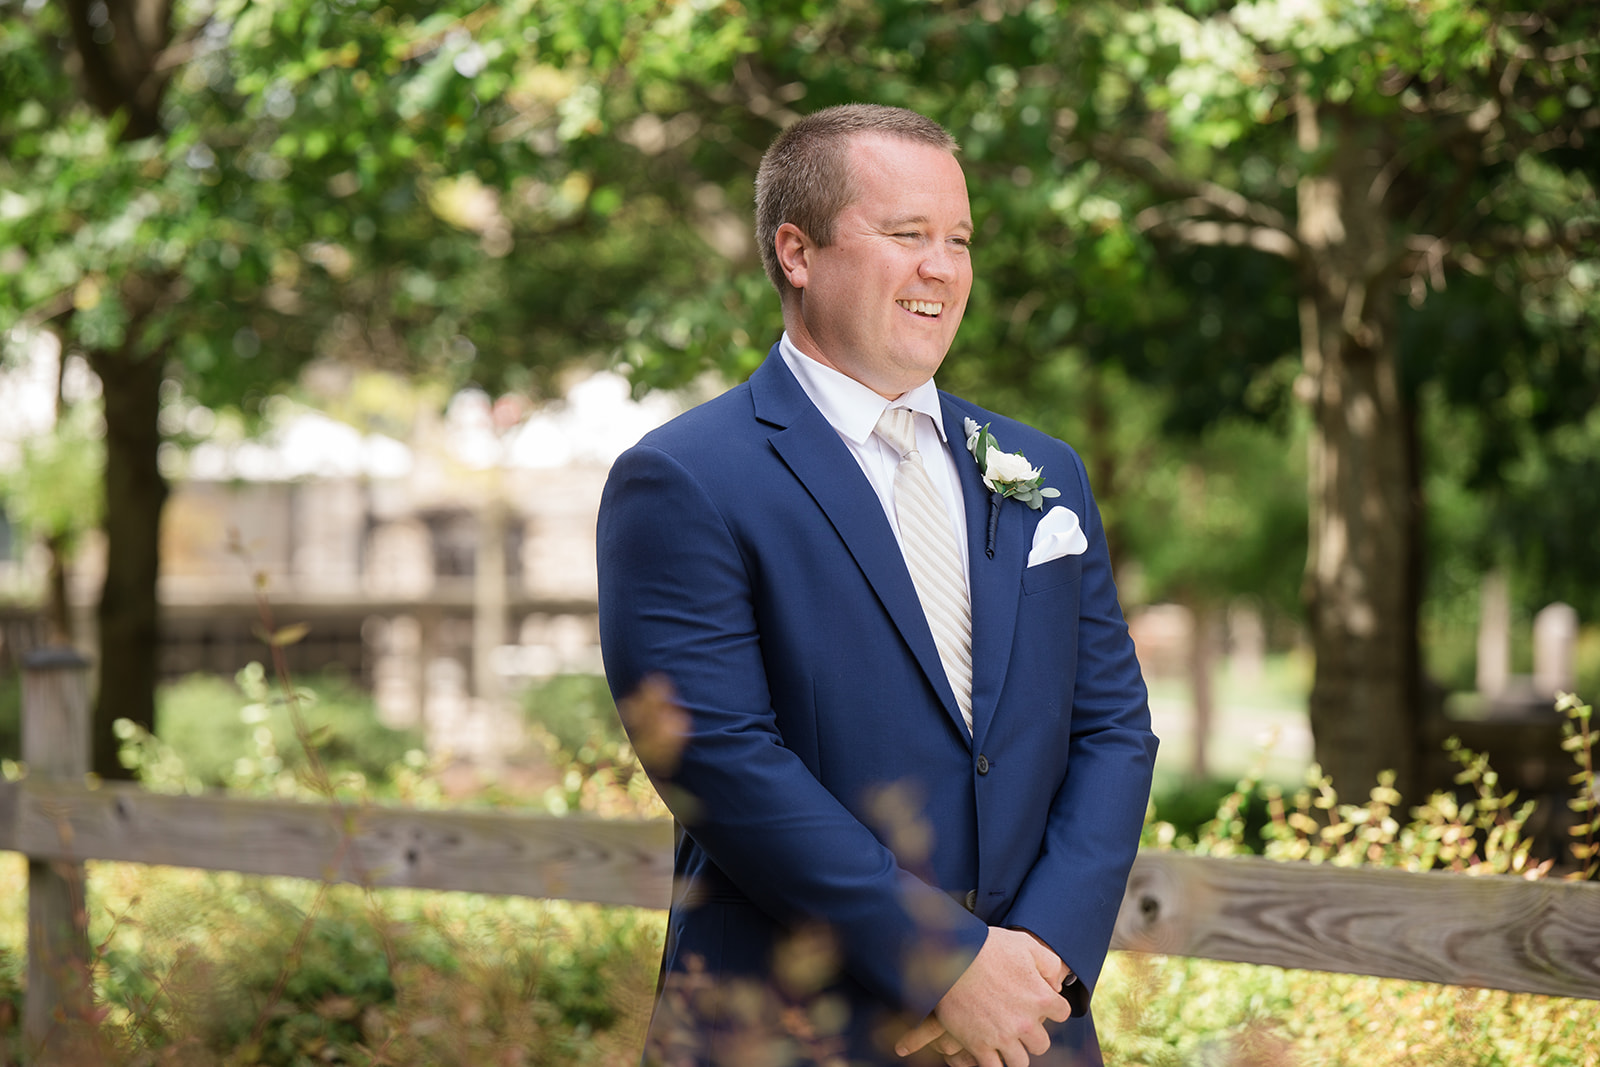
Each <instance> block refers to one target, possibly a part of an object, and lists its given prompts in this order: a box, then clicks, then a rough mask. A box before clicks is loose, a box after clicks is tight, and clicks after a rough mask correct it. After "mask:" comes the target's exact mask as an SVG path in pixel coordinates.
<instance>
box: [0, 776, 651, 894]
mask: <svg viewBox="0 0 1600 1067" xmlns="http://www.w3.org/2000/svg"><path fill="white" fill-rule="evenodd" d="M3 793H10V794H11V795H10V796H0V812H3V811H6V810H10V811H11V813H12V814H11V820H10V825H9V826H7V825H0V849H9V850H15V851H18V852H25V853H27V854H28V855H30V856H33V857H42V858H50V859H72V860H78V859H100V860H119V861H123V862H130V863H154V864H168V865H172V866H179V867H199V868H203V869H206V870H226V871H242V872H244V873H246V874H263V875H289V876H292V877H298V878H315V879H326V880H329V881H337V882H351V883H355V884H358V885H373V886H388V887H410V888H416V889H453V890H463V891H467V892H475V893H494V894H508V895H517V896H529V897H553V898H560V899H565V900H584V901H593V902H595V903H600V904H631V905H638V906H642V907H652V908H664V907H666V905H667V902H668V900H669V898H670V894H671V886H672V855H671V851H672V824H671V823H668V822H660V821H643V820H631V821H628V820H611V819H595V818H586V817H583V816H567V817H563V818H556V817H553V816H541V815H527V814H519V813H510V812H474V811H420V810H412V809H401V808H385V807H378V806H373V805H354V804H352V805H347V806H339V807H335V806H331V805H326V804H309V803H299V802H296V801H286V800H284V801H280V800H258V799H251V798H244V797H228V796H216V795H208V796H201V797H191V796H166V795H162V794H158V793H148V792H145V791H143V790H141V789H138V788H137V787H131V786H126V785H121V784H115V785H114V784H109V783H108V784H105V785H102V786H101V787H100V788H98V789H92V790H91V789H86V788H83V787H82V786H68V785H61V784H55V783H49V782H36V781H33V780H31V779H24V780H23V781H21V782H18V783H14V784H11V785H0V794H3Z"/></svg>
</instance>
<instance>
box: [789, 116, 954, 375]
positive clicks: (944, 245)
mask: <svg viewBox="0 0 1600 1067" xmlns="http://www.w3.org/2000/svg"><path fill="white" fill-rule="evenodd" d="M849 151H850V157H849V158H850V167H851V174H852V185H853V189H854V194H855V196H854V200H853V201H852V202H851V204H850V206H848V207H846V208H845V209H844V211H842V212H841V213H840V215H839V219H838V223H837V225H836V227H835V231H834V241H833V244H831V245H829V246H827V247H826V248H823V247H819V246H818V245H816V244H815V243H814V242H813V241H812V240H811V239H810V238H809V237H808V236H806V235H804V234H802V233H801V232H800V231H799V230H798V229H796V228H795V227H793V226H785V227H783V228H781V229H780V230H779V233H778V254H779V260H780V262H781V263H782V264H783V266H784V268H785V270H786V272H787V274H788V277H789V281H790V284H791V285H793V286H794V287H795V288H796V289H797V290H798V292H797V293H796V295H795V298H794V300H792V301H791V303H790V307H788V308H786V309H785V310H786V314H785V317H784V320H785V321H784V324H785V326H786V327H787V328H788V330H789V335H790V339H791V340H792V341H793V342H794V343H795V345H796V347H798V348H799V349H800V350H801V351H802V352H804V353H806V354H807V355H808V356H811V357H812V358H813V359H816V360H818V361H819V362H822V363H825V364H827V365H829V366H831V367H833V368H834V369H835V370H838V371H840V372H842V373H844V374H847V375H849V376H850V377H852V378H854V379H856V380H857V381H859V382H861V383H862V384H864V385H866V386H868V387H869V388H871V389H873V390H874V391H876V392H878V393H880V394H882V395H883V396H886V397H889V398H891V399H892V398H894V397H897V396H899V395H900V394H901V393H904V392H906V391H907V390H909V389H914V388H916V387H917V386H919V385H921V384H922V383H923V382H925V381H927V380H928V379H929V378H931V377H933V373H934V372H935V371H936V370H938V369H939V364H940V363H942V362H943V361H944V356H945V353H946V352H948V351H949V350H950V342H952V341H953V340H955V336H956V328H957V327H959V326H960V325H961V316H962V314H963V312H965V311H966V307H967V295H968V294H969V293H970V292H971V291H972V258H971V255H970V251H969V248H968V243H969V242H970V240H971V237H972V209H971V206H970V205H969V204H968V202H967V182H966V177H965V175H963V174H962V172H961V164H959V163H957V162H956V159H955V157H954V156H953V155H951V154H950V153H949V152H946V151H944V150H942V149H939V148H935V147H933V146H931V145H924V144H918V143H916V142H914V141H905V140H900V139H898V138H892V137H887V136H884V135H881V134H867V135H858V136H857V137H855V138H854V139H853V140H852V142H851V145H850V149H849Z"/></svg>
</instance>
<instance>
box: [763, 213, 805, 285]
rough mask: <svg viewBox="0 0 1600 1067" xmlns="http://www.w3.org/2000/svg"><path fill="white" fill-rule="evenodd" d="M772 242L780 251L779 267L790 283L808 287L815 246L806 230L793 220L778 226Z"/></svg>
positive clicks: (778, 251)
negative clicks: (807, 279)
mask: <svg viewBox="0 0 1600 1067" xmlns="http://www.w3.org/2000/svg"><path fill="white" fill-rule="evenodd" d="M772 244H773V247H774V249H775V250H776V251H777V253H778V268H779V269H780V270H782V271H783V276H784V277H785V278H787V279H789V284H790V285H792V286H793V287H794V288H796V289H804V288H805V287H806V275H807V273H808V272H809V269H810V266H811V250H812V249H813V248H814V247H815V246H814V245H813V244H812V243H811V238H809V237H807V236H806V235H805V231H803V230H802V229H800V227H798V226H796V225H795V224H794V223H792V222H786V223H784V224H783V225H782V226H779V227H778V232H777V233H776V234H774V235H773V238H772Z"/></svg>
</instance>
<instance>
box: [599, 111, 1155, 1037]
mask: <svg viewBox="0 0 1600 1067" xmlns="http://www.w3.org/2000/svg"><path fill="white" fill-rule="evenodd" d="M955 151H956V145H955V142H954V141H953V140H952V139H951V137H950V136H949V134H948V133H946V131H945V130H944V129H943V128H941V127H940V126H939V125H937V124H936V123H934V122H932V121H930V120H928V119H926V118H923V117H922V116H920V115H917V114H915V113H913V112H909V111H903V110H900V109H896V108H885V107H879V106H875V105H851V106H848V107H843V108H830V109H827V110H825V111H821V112H818V113H816V114H814V115H811V116H809V117H807V118H803V119H801V120H800V121H799V122H797V123H796V124H795V125H794V126H792V127H791V128H790V129H788V130H787V131H785V132H784V133H783V134H782V135H780V136H779V138H778V139H777V140H776V141H775V142H774V143H773V145H772V147H771V148H770V149H769V150H768V152H767V154H766V156H765V157H764V158H763V160H762V164H761V169H760V172H759V175H758V177H757V180H756V212H757V236H758V238H759V240H760V242H761V254H762V257H763V261H764V264H765V266H766V269H767V273H768V276H769V277H770V278H771V280H772V282H773V284H774V285H775V286H776V287H777V289H778V292H779V295H780V298H781V301H782V307H783V319H784V327H785V332H784V334H783V337H782V339H781V340H780V341H779V343H778V344H777V345H775V346H773V349H772V352H771V354H770V355H769V356H768V358H767V360H766V362H765V363H764V364H763V365H762V366H761V367H760V368H759V369H757V370H756V372H755V373H754V374H753V375H752V376H751V378H750V380H749V381H748V382H746V383H745V384H743V385H740V386H738V387H737V388H735V389H733V390H731V391H729V392H727V393H725V394H723V395H722V396H721V397H719V398H717V399H716V400H713V401H711V402H709V403H706V404H703V405H701V406H700V407H698V408H695V409H694V410H692V411H690V412H688V413H686V414H685V415H683V416H681V417H679V418H678V419H676V420H674V421H672V422H670V423H668V424H667V425H666V426H663V427H661V428H660V429H658V430H656V431H654V432H652V433H651V434H649V435H648V436H647V437H646V438H645V439H644V440H643V441H641V442H640V443H639V445H638V446H636V447H635V448H633V449H631V450H630V451H629V452H627V453H626V454H625V455H623V456H622V457H621V458H620V459H619V460H618V461H617V463H616V466H615V467H614V468H613V470H612V473H611V477H610V479H609V481H608V483H607V485H606V490H605V495H604V497H603V500H602V503H601V511H600V521H599V530H598V534H599V564H600V622H601V641H602V649H603V652H604V655H605V663H606V672H607V675H608V678H609V680H610V684H611V687H612V690H613V692H614V693H615V694H616V695H617V697H618V699H619V701H621V702H622V703H623V705H624V708H625V713H624V718H625V720H627V722H628V725H629V729H630V732H632V733H633V734H634V736H635V738H636V740H637V741H638V742H639V745H638V747H639V748H640V750H641V751H642V752H647V753H648V752H655V751H659V749H660V747H661V746H660V737H659V733H660V727H661V722H660V720H659V718H657V719H653V720H652V719H649V716H641V715H640V714H632V715H630V714H628V713H627V711H626V709H627V708H628V707H635V708H645V707H647V706H648V704H649V702H648V701H639V700H635V701H634V702H633V703H632V704H631V705H630V703H629V700H628V698H629V697H630V695H631V694H634V693H635V692H636V691H638V690H639V688H640V687H641V685H643V684H645V683H647V682H649V681H650V680H651V679H653V678H659V679H663V680H664V681H665V683H666V684H667V685H670V687H671V692H672V693H673V695H674V700H675V705H674V707H675V708H677V709H680V710H677V711H675V712H674V713H673V718H674V719H675V720H676V721H677V726H678V729H677V734H678V736H677V744H676V745H674V746H673V747H672V749H671V751H670V753H669V754H668V755H667V756H665V757H662V756H657V757H655V758H653V759H650V760H647V767H648V768H649V769H650V770H651V772H652V774H653V775H654V777H655V780H656V782H657V785H658V787H659V788H660V789H661V792H662V795H663V796H664V797H665V798H666V799H667V801H668V804H669V806H671V807H672V809H673V813H674V815H675V816H676V818H677V821H678V824H679V827H680V830H681V833H680V837H679V844H678V849H677V854H676V861H675V869H676V874H677V888H676V890H675V893H674V900H673V903H672V911H671V914H670V916H669V919H668V930H667V945H666V952H665V957H664V960H663V965H662V980H661V988H660V991H659V996H658V999H657V1004H656V1010H655V1013H654V1015H653V1017H652V1021H651V1028H650V1035H649V1039H648V1043H647V1047H646V1050H645V1059H646V1062H647V1063H657V1064H664V1065H678V1064H694V1065H699V1064H723V1065H729V1067H734V1065H737V1067H745V1065H750V1067H763V1065H769V1064H770V1065H778V1064H816V1065H819V1067H820V1065H830V1067H833V1065H839V1067H843V1065H850V1067H856V1065H886V1064H896V1063H902V1062H907V1058H909V1059H910V1061H912V1062H931V1063H938V1062H940V1061H941V1060H943V1062H945V1063H948V1064H954V1065H959V1067H1024V1065H1027V1064H1030V1063H1032V1064H1034V1065H1035V1067H1037V1065H1040V1064H1087V1063H1098V1062H1100V1055H1099V1049H1098V1045H1097V1043H1096V1040H1095V1035H1094V1025H1093V1022H1092V1020H1091V1018H1090V1016H1089V1011H1088V1008H1089V999H1090V995H1091V993H1092V990H1093V988H1094V984H1095V982H1096V980H1097V979H1098V977H1099V972H1100V968H1101V965H1102V963H1103V961H1104V958H1105V953H1106V950H1107V946H1108V944H1109V941H1110V937H1111V930H1112V926H1113V923H1114V921H1115V918H1116V914H1117V908H1118V905H1119V903H1120V902H1121V900H1122V895H1123V890H1124V886H1125V883H1126V879H1127V874H1128V870H1129V867H1130V865H1131V863H1132V862H1133V857H1134V853H1135V851H1136V848H1137V844H1138V838H1139V830H1140V827H1141V825H1142V822H1143V817H1144V812H1145V805H1146V803H1147V800H1148V797H1149V789H1150V773H1151V767H1152V764H1153V762H1154V758H1155V751H1156V739H1155V737H1154V735H1153V734H1152V733H1151V732H1150V717H1149V710H1148V705H1147V698H1146V693H1145V687H1144V682H1143V680H1142V678H1141V676H1140V672H1139V665H1138V663H1137V661H1136V660H1135V657H1134V651H1133V646H1132V643H1131V642H1130V640H1129V637H1128V631H1127V627H1126V625H1125V623H1124V621H1123V618H1122V612H1121V609H1120V607H1119V606H1118V603H1117V596H1116V589H1115V587H1114V586H1113V584H1112V575H1111V566H1110V561H1109V557H1108V555H1107V552H1106V545H1105V541H1104V537H1103V532H1102V528H1101V524H1100V519H1099V514H1098V512H1097V510H1096V508H1095V504H1094V500H1093V498H1092V497H1091V496H1090V493H1089V486H1088V481H1087V476H1086V474H1085V470H1084V465H1083V463H1082V461H1081V460H1080V459H1079V458H1078V456H1077V454H1076V453H1075V452H1073V451H1072V449H1070V448H1069V447H1067V446H1066V445H1065V444H1063V443H1061V442H1059V441H1057V440H1055V439H1053V438H1051V437H1048V436H1047V435H1045V434H1042V433H1039V432H1038V431H1036V430H1033V429H1032V428H1030V427H1027V426H1025V425H1023V424H1021V423H1018V422H1014V421H1011V420H1009V419H1006V418H1005V417H1003V416H1000V415H996V414H992V413H990V412H987V411H983V410H981V409H979V408H977V407H976V406H974V405H972V404H969V403H967V402H966V401H963V400H960V399H958V398H956V397H952V396H949V395H948V394H944V393H940V392H939V391H938V390H937V389H936V388H935V386H934V384H933V375H934V372H935V371H937V370H938V368H939V365H940V363H941V362H942V361H943V359H944V356H945V353H946V352H947V351H948V350H949V347H950V343H951V341H952V340H953V339H954V337H955V333H956V329H957V327H958V326H959V325H960V322H961V317H962V313H963V311H964V309H965V307H966V302H967V297H968V294H969V292H970V290H971V286H972V260H971V253H970V249H969V244H970V240H971V237H972V234H973V223H972V219H971V211H970V207H969V205H968V199H967V191H966V180H965V176H964V175H963V173H962V170H961V166H960V164H959V163H958V162H957V160H956V156H955ZM894 409H905V410H903V411H895V410H894ZM896 427H898V428H896ZM1002 446H1003V449H1002ZM983 453H986V455H985V457H984V459H985V462H984V466H983V467H982V468H980V466H979V462H978V454H983ZM913 468H914V469H913ZM902 478H905V479H907V481H904V482H902V480H901V479H902ZM913 494H916V495H913ZM924 505H925V506H924ZM1045 505H1048V506H1045ZM916 508H920V509H921V510H920V511H917V510H915V509H916ZM940 583H943V584H942V585H941V584H940ZM646 720H649V721H646ZM1069 1017H1070V1018H1069Z"/></svg>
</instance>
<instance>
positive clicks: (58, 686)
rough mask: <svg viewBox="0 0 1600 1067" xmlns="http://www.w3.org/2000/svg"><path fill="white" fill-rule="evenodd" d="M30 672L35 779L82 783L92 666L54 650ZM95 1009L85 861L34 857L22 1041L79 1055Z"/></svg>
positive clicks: (27, 704)
mask: <svg viewBox="0 0 1600 1067" xmlns="http://www.w3.org/2000/svg"><path fill="white" fill-rule="evenodd" d="M22 668H23V674H22V758H23V761H24V762H25V763H26V764H27V765H28V776H29V777H30V778H35V779H38V780H40V781H51V780H56V781H62V782H70V783H72V784H76V785H82V783H83V778H84V775H85V774H86V773H87V772H88V770H89V663H88V661H87V660H85V659H84V658H83V656H82V655H80V654H79V653H78V651H77V650H76V649H73V648H68V647H46V648H38V649H33V650H32V651H30V652H27V653H26V654H24V656H23V658H22ZM69 833H70V832H69ZM93 1004H94V993H93V983H92V979H91V971H90V965H89V932H88V909H87V905H86V901H85V898H84V875H83V863H82V862H80V861H75V860H59V859H58V860H53V861H52V860H44V859H34V858H32V857H30V858H29V860H28V993H27V1000H26V1002H25V1004H24V1007H23V1022H22V1037H23V1047H24V1048H25V1049H27V1050H28V1051H29V1052H31V1053H32V1054H33V1057H34V1062H36V1063H40V1064H45V1063H59V1062H63V1061H64V1060H65V1059H67V1058H70V1057H72V1056H73V1055H74V1053H73V1052H72V1051H69V1050H71V1049H72V1048H73V1047H74V1046H75V1045H76V1043H77V1038H78V1037H80V1036H81V1034H80V1033H79V1031H80V1028H81V1027H82V1025H83V1024H84V1023H85V1022H87V1021H88V1020H89V1018H90V1012H91V1010H92V1008H93Z"/></svg>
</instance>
